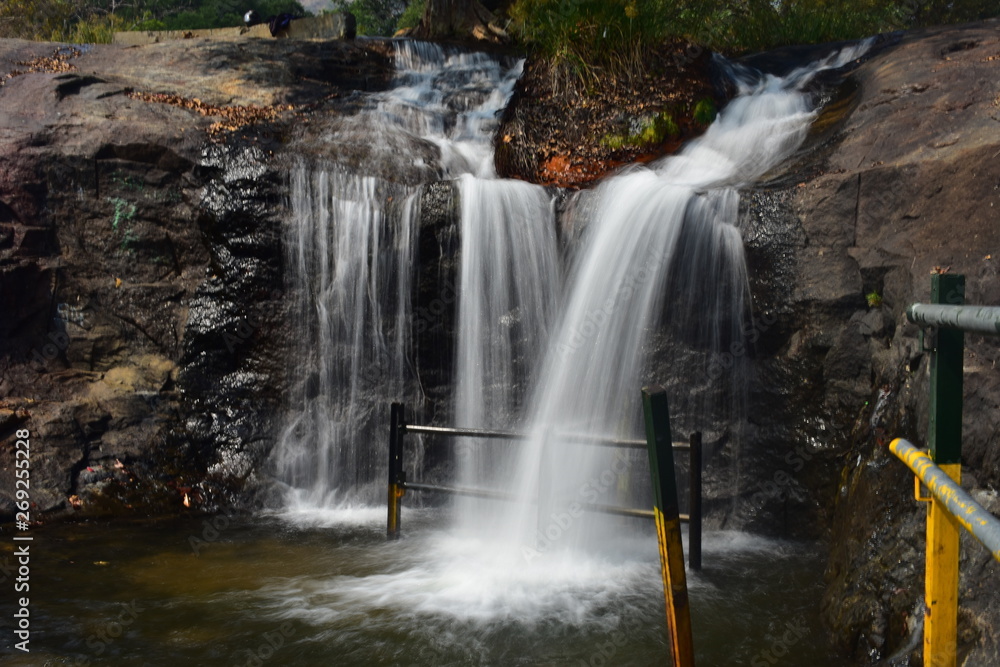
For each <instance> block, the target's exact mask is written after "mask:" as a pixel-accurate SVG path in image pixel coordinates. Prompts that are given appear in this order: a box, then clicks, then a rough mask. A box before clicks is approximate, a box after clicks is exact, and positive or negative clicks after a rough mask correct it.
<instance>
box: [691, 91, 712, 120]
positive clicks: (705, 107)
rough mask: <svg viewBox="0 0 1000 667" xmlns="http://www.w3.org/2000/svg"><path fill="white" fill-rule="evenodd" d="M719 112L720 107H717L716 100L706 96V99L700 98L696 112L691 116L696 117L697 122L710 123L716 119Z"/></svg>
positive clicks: (695, 106)
mask: <svg viewBox="0 0 1000 667" xmlns="http://www.w3.org/2000/svg"><path fill="white" fill-rule="evenodd" d="M718 113H719V111H718V109H716V108H715V100H713V99H712V98H711V97H706V98H705V99H702V100H698V103H697V104H695V105H694V112H693V113H692V114H691V116H692V117H693V118H694V120H695V122H696V123H699V124H701V125H709V124H710V123H711V122H712V121H713V120H715V117H716V115H718Z"/></svg>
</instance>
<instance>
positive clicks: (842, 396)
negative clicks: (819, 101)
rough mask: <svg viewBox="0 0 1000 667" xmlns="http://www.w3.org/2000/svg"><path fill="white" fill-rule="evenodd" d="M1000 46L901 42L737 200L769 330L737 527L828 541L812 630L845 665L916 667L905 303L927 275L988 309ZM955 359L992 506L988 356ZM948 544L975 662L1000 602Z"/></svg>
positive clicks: (964, 33) (919, 520)
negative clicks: (953, 284)
mask: <svg viewBox="0 0 1000 667" xmlns="http://www.w3.org/2000/svg"><path fill="white" fill-rule="evenodd" d="M997 35H998V33H997V24H996V22H995V21H994V22H988V23H986V24H982V25H979V26H971V27H967V28H961V29H941V30H933V31H927V32H923V33H918V34H908V35H905V36H902V38H901V39H900V40H899V41H898V43H897V44H896V45H894V46H893V47H892V48H890V49H888V50H886V51H883V52H880V53H876V54H875V55H873V56H872V57H871V59H870V60H868V61H867V62H866V63H864V64H862V65H861V66H860V67H859V68H858V69H857V70H856V71H855V72H854V73H853V74H851V76H850V77H849V78H847V79H846V80H844V81H843V82H842V83H838V82H837V81H835V80H831V81H828V83H829V84H831V85H833V86H834V87H833V89H832V93H831V94H830V96H829V98H830V107H831V108H830V109H829V110H828V111H827V112H824V113H823V114H821V116H820V118H819V119H818V121H817V125H816V127H815V128H814V133H813V135H812V136H811V137H810V139H809V141H808V142H807V147H806V148H805V149H804V150H803V152H802V153H801V154H800V155H798V156H796V157H794V158H793V159H792V160H790V161H789V163H788V164H787V165H785V166H783V167H781V168H779V169H778V170H776V171H775V173H774V174H772V175H771V176H770V180H768V181H767V182H765V183H764V184H763V185H761V186H758V187H757V188H755V189H754V190H753V191H752V192H750V193H748V194H747V196H746V197H745V201H744V207H745V210H744V213H743V219H742V221H741V224H742V226H743V231H744V238H745V240H746V248H747V257H748V262H749V265H750V270H751V284H752V291H753V294H754V301H755V307H756V308H757V309H758V311H760V312H763V313H774V315H775V322H774V324H773V326H769V327H767V328H766V330H764V331H763V332H762V336H761V338H760V341H759V342H758V343H757V345H756V346H755V352H756V357H755V361H754V369H755V377H754V381H753V382H752V383H751V394H750V399H749V401H750V402H749V407H748V415H749V421H750V426H749V428H748V429H747V433H746V438H745V439H744V442H743V448H742V456H743V459H742V461H743V473H744V475H745V476H746V478H747V479H749V480H750V481H749V483H747V484H745V485H744V488H743V489H742V496H743V498H744V499H745V503H746V504H747V505H749V506H750V507H751V508H752V511H750V512H748V513H747V514H746V515H744V517H743V520H742V525H743V526H745V527H749V528H751V529H753V530H757V531H764V532H772V533H777V534H780V535H793V536H803V537H809V536H824V537H825V538H826V539H828V540H829V542H830V545H831V553H830V562H829V566H828V570H827V581H828V588H827V593H826V596H825V598H824V601H823V610H824V611H823V613H824V618H825V620H826V622H827V623H828V625H829V627H830V628H831V630H832V634H833V637H834V641H835V645H836V647H837V649H838V650H839V651H840V652H841V653H842V654H843V655H844V656H845V660H850V661H851V662H852V663H854V664H919V662H918V661H919V655H920V643H919V641H916V639H919V631H920V627H919V624H918V621H919V619H920V618H921V616H922V613H923V611H922V589H923V541H924V538H923V530H924V528H923V523H924V522H923V513H924V508H923V506H922V505H920V504H918V503H916V502H915V501H914V500H913V496H912V488H913V486H912V476H911V475H910V473H909V472H908V471H907V469H906V468H905V466H903V465H902V464H901V463H900V462H898V461H897V460H895V457H893V456H892V455H891V454H890V453H889V452H888V451H887V448H886V445H887V444H888V442H889V441H890V440H891V439H892V438H894V437H906V438H909V439H910V440H912V441H913V442H915V443H917V444H918V445H925V444H926V429H927V388H928V369H927V366H928V361H927V359H928V358H927V355H925V354H923V353H922V351H921V349H920V346H919V341H918V337H917V336H918V329H917V327H915V326H914V325H912V324H909V323H908V322H907V321H906V317H905V309H906V307H907V306H908V305H909V304H910V303H914V302H918V301H923V302H926V301H928V300H929V290H930V273H931V271H932V270H938V269H947V270H950V271H951V272H954V273H963V274H965V275H966V280H967V290H966V299H967V302H969V303H982V304H995V303H1000V280H998V279H997V268H996V261H995V259H994V257H995V251H994V249H995V248H996V247H998V244H1000V236H998V230H997V227H996V225H995V218H996V214H995V213H994V211H995V210H996V209H997V208H998V207H1000V195H998V193H1000V185H998V184H1000V171H998V168H1000V167H998V163H997V161H996V160H995V154H996V153H997V151H998V150H1000V134H998V133H997V129H998V127H1000V125H998V122H1000V115H998V114H997V106H996V105H997V101H996V99H995V98H996V91H995V90H993V89H992V88H984V87H983V85H982V84H983V82H985V81H989V80H993V79H994V78H995V77H996V75H997V72H996V67H997V66H998V65H1000V63H998V62H997V60H996V58H992V57H991V56H993V55H994V54H995V53H996V52H997V51H998V49H1000V38H998V36H997ZM955 43H963V44H964V43H969V44H972V43H974V44H975V45H974V46H970V47H969V48H962V49H956V50H954V51H948V49H949V48H951V45H953V44H955ZM944 51H947V52H948V54H949V55H948V56H947V57H948V58H949V60H942V58H941V57H940V54H941V53H942V52H944ZM820 92H821V91H820ZM821 94H822V93H821ZM936 267H937V268H936ZM870 295H874V297H877V298H874V301H873V304H874V305H869V296H870ZM967 345H968V348H967V353H966V371H965V383H966V388H965V419H964V442H963V448H964V450H963V451H964V463H965V466H966V473H965V474H964V475H963V476H964V477H965V484H966V486H967V487H968V488H970V489H972V492H973V493H978V494H981V495H983V496H984V497H987V498H991V497H992V495H993V494H994V489H995V488H996V486H997V483H998V481H1000V480H998V477H1000V468H998V467H997V463H998V457H997V455H996V451H997V444H998V443H997V437H996V434H997V433H998V432H1000V429H998V426H997V421H998V419H1000V417H998V413H997V410H996V407H995V406H997V405H998V404H1000V378H998V377H997V374H996V372H995V371H994V369H993V365H994V362H995V360H996V358H997V356H998V350H1000V344H998V341H996V340H992V339H983V338H981V337H975V336H969V337H967ZM969 473H972V476H970V475H969ZM779 476H780V477H782V478H784V477H787V478H788V479H789V480H790V481H789V482H788V483H787V484H786V485H784V487H785V488H783V489H781V492H780V493H770V494H769V493H766V492H764V489H763V487H762V484H763V485H764V486H768V487H770V486H771V485H770V484H767V482H768V481H771V482H776V481H777V480H778V477H779ZM762 480H763V481H762ZM775 486H776V487H779V488H780V487H782V485H781V484H775ZM963 550H964V551H963V563H962V570H961V571H962V581H961V586H960V596H961V600H962V602H961V604H962V614H961V616H960V642H959V643H960V647H959V654H960V662H961V661H962V660H965V659H967V660H968V661H967V662H964V663H963V664H968V665H990V664H993V662H994V661H995V656H996V654H997V645H996V642H995V640H994V639H993V637H995V636H996V632H995V630H994V629H995V628H996V627H998V625H1000V617H997V615H996V611H995V610H996V609H997V608H998V606H997V602H998V597H1000V596H998V591H997V589H996V587H995V586H992V585H989V584H984V583H983V581H982V580H978V579H976V578H975V575H973V574H971V573H970V572H976V573H978V574H979V575H982V574H983V572H984V570H983V569H982V568H984V567H985V568H987V569H988V570H995V569H996V567H995V566H996V564H995V563H990V558H989V555H988V554H986V553H985V550H983V549H982V548H981V547H979V546H977V545H976V544H975V543H974V542H973V541H972V540H971V539H966V538H963ZM915 638H916V639H915Z"/></svg>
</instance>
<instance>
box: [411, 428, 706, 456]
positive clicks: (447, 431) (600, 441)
mask: <svg viewBox="0 0 1000 667" xmlns="http://www.w3.org/2000/svg"><path fill="white" fill-rule="evenodd" d="M402 429H403V434H404V435H405V434H408V433H414V434H418V435H440V436H449V435H450V436H454V437H460V438H483V439H485V440H530V439H531V437H532V435H531V434H530V433H520V432H518V431H496V430H487V429H478V428H453V427H450V426H425V425H423V424H404V425H403V426H402ZM552 437H554V438H556V439H558V440H566V441H570V442H574V443H577V444H580V445H598V446H603V447H619V448H622V449H642V450H645V449H646V441H645V440H637V439H629V438H615V437H610V436H601V435H590V434H585V433H556V434H553V436H552ZM672 444H673V447H674V449H690V448H691V444H690V443H687V442H675V443H672Z"/></svg>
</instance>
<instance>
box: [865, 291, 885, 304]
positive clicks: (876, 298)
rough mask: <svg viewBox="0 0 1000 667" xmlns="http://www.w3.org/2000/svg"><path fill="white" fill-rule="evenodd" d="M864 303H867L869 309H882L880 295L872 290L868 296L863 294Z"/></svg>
mask: <svg viewBox="0 0 1000 667" xmlns="http://www.w3.org/2000/svg"><path fill="white" fill-rule="evenodd" d="M865 301H867V302H868V307H869V308H881V307H882V295H881V294H879V293H878V292H877V291H875V290H872V291H871V292H869V293H868V294H865Z"/></svg>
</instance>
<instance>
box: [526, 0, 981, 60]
mask: <svg viewBox="0 0 1000 667" xmlns="http://www.w3.org/2000/svg"><path fill="white" fill-rule="evenodd" d="M998 13H1000V8H998V5H997V4H996V1H995V0H954V1H948V0H902V1H897V0H889V1H886V0H742V1H739V2H732V1H729V0H726V1H723V0H626V1H625V2H622V1H621V0H617V1H616V0H515V2H514V3H513V4H512V5H511V7H510V9H509V15H510V18H511V30H512V31H513V33H514V34H515V35H516V36H517V37H518V38H519V39H521V40H522V41H524V42H526V43H528V44H531V45H533V46H534V47H536V48H537V49H539V50H540V51H541V52H542V53H543V54H545V55H546V56H548V57H550V58H552V59H553V60H554V61H556V62H559V61H562V62H568V63H571V64H576V65H581V66H582V65H585V66H593V65H598V66H600V65H606V64H610V63H613V62H614V61H615V60H616V59H619V60H620V59H623V58H624V59H626V60H627V59H630V58H631V57H632V56H633V55H634V54H636V53H637V52H642V51H643V50H644V49H646V48H648V47H650V46H652V45H654V44H657V43H662V42H663V41H665V40H669V39H672V38H683V39H686V40H688V41H691V42H694V43H696V44H700V45H703V46H707V47H709V48H711V49H714V50H717V51H721V52H723V53H728V54H737V53H744V52H750V51H760V50H764V49H768V48H774V47H778V46H787V45H792V44H813V43H822V42H829V41H837V40H843V39H857V38H860V37H866V36H869V35H873V34H877V33H879V32H886V31H891V30H896V29H903V28H912V27H917V26H922V25H930V24H934V23H940V22H958V21H969V20H977V19H981V18H987V17H989V16H995V15H997V14H998Z"/></svg>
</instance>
